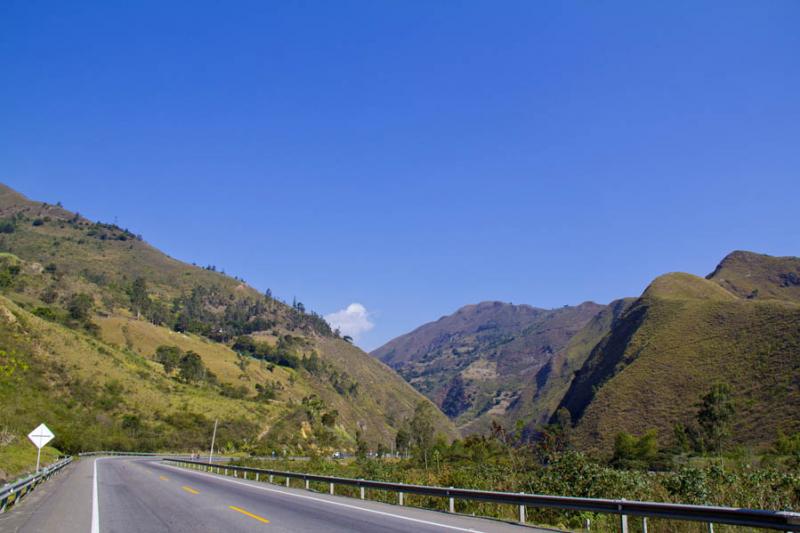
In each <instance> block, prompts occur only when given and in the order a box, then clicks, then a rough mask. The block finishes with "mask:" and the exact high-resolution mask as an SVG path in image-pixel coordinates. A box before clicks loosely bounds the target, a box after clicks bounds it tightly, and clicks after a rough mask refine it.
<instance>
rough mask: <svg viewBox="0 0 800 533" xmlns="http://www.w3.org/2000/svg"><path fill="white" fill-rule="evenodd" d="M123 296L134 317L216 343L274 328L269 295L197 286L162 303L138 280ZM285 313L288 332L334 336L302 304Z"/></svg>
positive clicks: (273, 308) (274, 310)
mask: <svg viewBox="0 0 800 533" xmlns="http://www.w3.org/2000/svg"><path fill="white" fill-rule="evenodd" d="M127 295H128V298H129V301H130V309H131V311H132V312H133V313H135V314H136V316H137V317H145V318H146V319H147V320H149V321H150V322H153V323H154V324H157V325H166V326H169V327H171V328H172V329H174V330H175V331H180V332H189V333H196V334H198V335H203V336H205V337H208V338H210V339H212V340H215V341H218V342H228V341H230V340H233V339H235V338H236V337H238V336H242V335H248V334H250V333H253V332H256V331H266V330H270V329H273V328H274V327H275V326H276V325H277V320H276V313H277V302H276V300H275V299H273V298H272V297H271V295H270V294H269V293H267V294H265V295H264V296H262V297H240V296H237V295H234V294H233V293H231V292H230V291H227V290H224V289H222V288H221V287H219V286H216V285H213V286H210V287H206V286H202V285H199V286H196V287H194V288H193V289H192V290H191V291H190V292H189V293H187V294H183V295H181V296H178V297H177V298H175V299H173V300H172V301H171V302H163V301H161V300H157V299H154V298H152V297H151V295H150V293H149V291H148V288H147V281H146V280H145V279H144V278H142V277H139V278H136V279H135V280H134V281H133V283H132V284H131V285H130V286H129V287H128V290H127ZM286 311H287V313H286V319H287V321H288V324H287V325H288V327H289V329H292V330H295V329H299V330H306V331H311V332H316V333H318V334H320V335H323V336H333V335H334V333H333V331H332V330H331V328H330V326H329V325H328V323H327V322H326V321H325V319H324V318H322V316H320V315H318V314H316V313H314V312H310V313H309V312H306V310H305V307H304V306H303V304H301V303H298V302H295V304H294V306H293V307H291V308H289V309H287V310H286Z"/></svg>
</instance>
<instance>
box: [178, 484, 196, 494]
mask: <svg viewBox="0 0 800 533" xmlns="http://www.w3.org/2000/svg"><path fill="white" fill-rule="evenodd" d="M181 488H182V489H183V490H185V491H186V492H190V493H192V494H200V491H199V490H194V489H193V488H192V487H187V486H186V485H184V486H183V487H181Z"/></svg>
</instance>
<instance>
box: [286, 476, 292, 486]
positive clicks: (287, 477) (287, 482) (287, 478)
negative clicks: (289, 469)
mask: <svg viewBox="0 0 800 533" xmlns="http://www.w3.org/2000/svg"><path fill="white" fill-rule="evenodd" d="M289 479H291V478H290V477H289V476H286V486H287V487H288V486H289Z"/></svg>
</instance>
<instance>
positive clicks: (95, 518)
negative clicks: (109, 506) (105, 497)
mask: <svg viewBox="0 0 800 533" xmlns="http://www.w3.org/2000/svg"><path fill="white" fill-rule="evenodd" d="M91 533H100V506H99V505H98V504H97V459H95V460H94V481H93V482H92V531H91Z"/></svg>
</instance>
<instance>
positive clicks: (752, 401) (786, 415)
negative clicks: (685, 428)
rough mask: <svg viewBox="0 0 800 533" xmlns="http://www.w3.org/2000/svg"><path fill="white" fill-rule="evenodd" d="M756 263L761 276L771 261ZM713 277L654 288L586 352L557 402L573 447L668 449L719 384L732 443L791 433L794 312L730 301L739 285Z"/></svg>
mask: <svg viewBox="0 0 800 533" xmlns="http://www.w3.org/2000/svg"><path fill="white" fill-rule="evenodd" d="M751 255H753V256H755V254H751ZM760 257H763V256H760ZM764 262H765V265H762V266H763V269H762V270H761V271H762V272H767V271H769V269H770V266H769V264H771V263H772V259H771V258H768V259H765V261H764ZM794 262H795V264H798V263H800V261H799V260H797V259H794ZM782 263H783V264H784V266H785V261H784V262H782ZM723 264H724V262H723ZM721 271H724V269H723V270H720V269H718V271H717V273H715V274H714V275H712V276H710V280H706V279H702V278H699V277H696V276H691V275H689V274H679V273H678V274H668V275H666V276H662V277H660V278H658V279H656V280H655V281H654V282H653V283H652V284H651V285H650V286H649V287H648V288H647V290H646V291H645V292H644V294H643V295H642V297H641V298H639V299H638V300H637V301H636V302H635V303H633V304H632V305H631V306H630V307H629V308H628V309H627V310H626V311H625V312H624V313H623V314H622V315H621V316H620V318H619V319H618V320H617V321H616V323H615V325H614V327H613V328H612V330H611V331H610V333H609V334H608V335H606V336H605V337H604V338H603V339H602V340H601V341H600V342H599V343H598V344H597V345H596V346H595V347H594V348H593V350H592V352H591V354H590V355H589V357H588V359H587V360H586V363H585V364H584V365H583V367H582V368H581V369H580V370H579V371H578V373H577V374H576V376H575V379H574V380H573V382H572V384H571V386H570V388H569V390H568V391H567V392H566V394H565V395H564V398H563V400H562V401H561V406H563V407H566V408H567V409H569V411H570V413H571V415H572V419H573V421H574V422H575V424H576V425H575V428H574V430H573V439H574V442H575V443H576V444H577V445H578V446H579V447H581V448H585V449H594V450H600V451H608V450H609V449H610V448H611V446H612V444H613V440H614V437H615V436H616V435H617V433H619V432H621V431H625V432H628V433H633V434H642V433H644V432H645V431H646V430H648V429H651V428H655V429H656V430H657V431H658V439H659V442H661V443H664V444H666V443H669V442H670V441H671V440H672V438H673V427H674V425H675V424H677V423H682V424H690V423H691V422H692V421H693V420H694V417H695V414H696V412H697V409H698V403H699V401H700V399H701V398H702V396H703V395H705V394H706V393H707V392H708V391H709V389H710V388H711V387H712V386H713V385H714V384H716V383H720V382H723V383H727V384H729V385H731V386H732V390H733V396H734V401H735V405H736V410H737V416H736V422H735V426H734V428H733V431H732V436H733V437H732V440H733V442H735V443H741V444H747V445H755V446H759V445H764V444H766V443H769V442H772V441H773V440H774V438H775V435H776V433H777V431H778V430H783V431H785V432H793V431H797V430H798V429H800V416H798V410H797V406H798V405H800V379H799V377H800V305H798V304H797V303H796V302H792V301H781V300H777V299H770V300H763V301H762V300H760V299H747V298H741V297H738V296H736V295H734V293H732V292H730V291H729V290H728V288H729V287H731V284H730V279H740V278H738V277H734V276H730V277H726V278H725V279H724V280H721V283H717V281H718V279H719V276H718V274H719V272H721ZM741 279H745V278H741ZM765 279H773V278H772V277H770V276H766V277H765ZM736 286H737V287H743V285H736ZM761 287H762V289H761V290H763V291H764V292H766V293H770V294H773V295H774V294H785V293H783V292H781V290H780V288H777V287H770V286H769V284H768V283H767V284H762V285H761ZM748 290H749V286H748V287H746V288H744V291H745V292H746V291H748Z"/></svg>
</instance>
